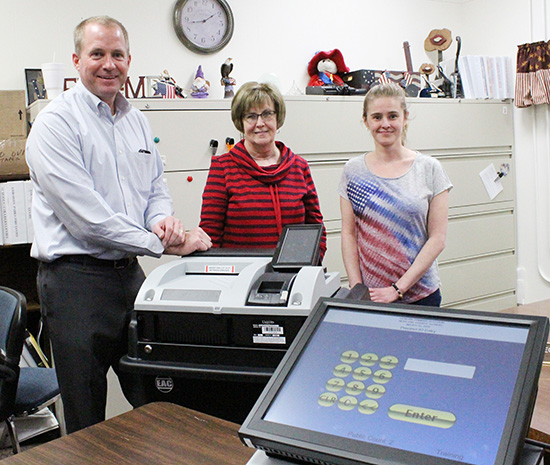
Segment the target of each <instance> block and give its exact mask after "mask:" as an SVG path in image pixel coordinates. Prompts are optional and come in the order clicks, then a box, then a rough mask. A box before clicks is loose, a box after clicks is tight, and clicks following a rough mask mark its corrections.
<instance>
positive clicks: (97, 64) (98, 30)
mask: <svg viewBox="0 0 550 465" xmlns="http://www.w3.org/2000/svg"><path fill="white" fill-rule="evenodd" d="M130 59H131V57H130V55H129V54H128V44H126V41H125V40H124V35H123V34H122V31H121V30H120V29H119V28H118V27H116V26H113V27H106V26H102V25H100V24H94V23H92V24H88V25H87V26H86V28H85V30H84V39H83V41H82V46H81V51H80V56H77V55H76V54H73V64H74V66H75V68H76V69H77V71H78V73H79V74H80V79H81V80H82V83H83V84H84V85H85V86H86V88H87V89H88V90H89V91H90V92H92V93H93V94H94V95H96V96H97V97H99V98H100V99H101V100H103V101H104V102H105V103H107V104H108V105H109V106H110V107H111V109H112V110H113V111H114V101H115V97H116V94H117V93H118V91H119V90H120V88H121V87H122V86H123V85H124V83H125V82H126V77H127V76H128V68H129V67H130Z"/></svg>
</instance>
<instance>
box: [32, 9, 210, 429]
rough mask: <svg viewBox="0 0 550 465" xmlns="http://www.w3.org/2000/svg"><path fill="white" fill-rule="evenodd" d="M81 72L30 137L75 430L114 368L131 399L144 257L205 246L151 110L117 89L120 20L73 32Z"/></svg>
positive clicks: (48, 319)
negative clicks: (125, 363) (156, 134)
mask: <svg viewBox="0 0 550 465" xmlns="http://www.w3.org/2000/svg"><path fill="white" fill-rule="evenodd" d="M74 39H75V53H74V54H73V64H74V66H75V68H76V69H77V71H78V73H79V75H80V81H79V83H78V84H77V85H76V86H75V87H73V88H72V89H70V90H68V91H66V92H64V93H63V94H62V95H60V96H59V97H58V98H56V99H55V100H53V101H52V102H51V103H50V104H49V105H48V106H47V108H45V109H44V110H43V111H41V112H40V114H39V115H38V117H37V118H36V121H35V122H34V124H33V127H32V130H31V132H30V134H29V138H28V141H27V150H26V156H27V162H28V164H29V168H30V174H31V179H32V181H33V187H34V199H33V209H32V217H33V224H34V228H35V240H34V243H33V245H32V249H31V255H32V256H33V257H34V258H36V259H38V260H39V261H40V266H39V271H38V279H37V281H38V290H39V295H40V303H41V309H42V315H43V318H44V321H45V323H46V327H47V328H48V331H49V335H50V339H51V342H52V347H53V355H54V359H55V365H56V370H57V375H58V379H59V385H60V389H61V396H62V399H63V406H64V411H65V419H66V425H67V431H68V432H73V431H76V430H79V429H81V428H84V427H86V426H89V425H92V424H94V423H97V422H100V421H102V420H103V419H104V418H105V405H106V392H107V381H106V373H107V371H108V369H109V368H110V367H113V368H114V370H115V372H116V373H117V374H118V376H119V380H120V383H121V386H122V389H123V392H124V394H125V396H126V397H127V399H128V400H129V401H130V403H131V404H132V405H134V406H139V405H141V404H142V403H143V402H144V401H145V400H146V399H144V398H143V395H142V393H141V392H140V389H139V387H140V386H139V383H136V382H135V381H136V379H135V378H134V376H132V375H130V374H127V373H123V372H120V371H119V369H118V361H119V360H120V358H121V356H122V355H124V354H125V353H126V352H127V345H128V341H127V328H128V323H129V320H130V314H131V311H132V308H133V303H134V300H135V297H136V295H137V292H138V290H139V288H140V287H141V284H142V283H143V280H144V279H145V276H144V273H143V271H142V269H141V267H140V266H139V264H138V262H137V259H136V256H138V255H149V256H155V257H158V256H160V255H161V254H163V253H165V254H174V255H187V254H189V253H191V252H194V251H196V250H207V249H208V248H209V247H210V246H211V242H210V238H209V237H208V235H207V234H206V233H205V232H204V231H202V229H200V228H195V229H193V230H191V231H190V232H187V233H186V232H185V229H184V226H183V225H182V224H181V222H180V221H179V220H178V219H176V218H174V217H173V216H172V214H173V211H172V201H171V198H170V195H169V192H168V189H167V187H166V185H165V183H164V182H163V180H162V176H163V166H162V162H161V159H160V156H159V153H158V151H157V149H156V148H155V145H154V142H153V137H152V134H151V129H150V127H149V124H148V122H147V120H146V118H145V117H144V116H143V115H142V114H141V113H140V112H139V111H138V110H137V109H135V108H133V107H132V106H131V105H130V104H129V102H128V101H127V100H126V99H125V98H124V97H123V96H122V94H121V93H120V92H119V90H120V89H121V87H122V86H123V85H124V83H125V82H126V77H127V74H128V68H129V65H130V60H131V57H130V52H129V43H128V34H127V32H126V29H125V28H124V26H123V25H122V24H121V23H119V22H118V21H116V20H114V19H112V18H109V17H106V16H101V17H93V18H88V19H87V20H84V21H82V23H80V24H79V25H78V26H77V27H76V29H75V34H74Z"/></svg>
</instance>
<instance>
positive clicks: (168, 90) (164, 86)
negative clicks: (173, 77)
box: [155, 81, 176, 98]
mask: <svg viewBox="0 0 550 465" xmlns="http://www.w3.org/2000/svg"><path fill="white" fill-rule="evenodd" d="M156 86H157V88H156V92H155V95H162V98H176V87H175V86H174V85H173V84H169V83H167V82H160V81H159V82H157V84H156Z"/></svg>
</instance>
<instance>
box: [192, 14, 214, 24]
mask: <svg viewBox="0 0 550 465" xmlns="http://www.w3.org/2000/svg"><path fill="white" fill-rule="evenodd" d="M214 16H216V15H215V14H213V15H211V16H209V17H208V18H206V19H199V20H198V21H190V22H191V23H206V21H208V20H209V19H211V18H213V17H214Z"/></svg>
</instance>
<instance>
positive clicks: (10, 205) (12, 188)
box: [0, 180, 34, 245]
mask: <svg viewBox="0 0 550 465" xmlns="http://www.w3.org/2000/svg"><path fill="white" fill-rule="evenodd" d="M31 205H32V184H31V181H28V180H27V181H9V182H3V183H0V226H1V228H0V245H12V244H28V243H30V242H32V240H33V235H34V233H33V227H32V220H31Z"/></svg>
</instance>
